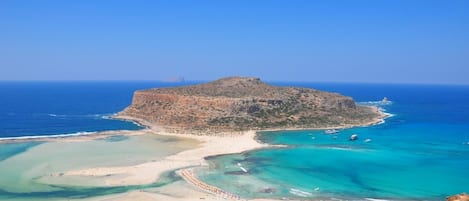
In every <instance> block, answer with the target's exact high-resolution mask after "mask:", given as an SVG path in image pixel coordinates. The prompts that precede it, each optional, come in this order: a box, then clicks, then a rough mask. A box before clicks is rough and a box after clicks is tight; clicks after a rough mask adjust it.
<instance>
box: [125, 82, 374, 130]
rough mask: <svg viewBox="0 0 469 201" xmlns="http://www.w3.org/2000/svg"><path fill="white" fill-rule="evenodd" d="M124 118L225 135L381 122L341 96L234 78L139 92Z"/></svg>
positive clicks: (363, 107) (367, 110)
mask: <svg viewBox="0 0 469 201" xmlns="http://www.w3.org/2000/svg"><path fill="white" fill-rule="evenodd" d="M119 115H121V116H128V117H131V118H136V119H141V120H145V121H146V122H149V123H152V124H155V125H158V126H161V127H163V128H166V129H169V130H172V131H177V132H181V131H185V132H188V131H189V132H208V133H210V132H220V131H241V130H252V129H254V130H260V129H281V128H298V129H301V128H323V127H341V126H350V125H362V124H367V123H370V122H373V121H376V120H377V119H379V118H381V117H382V116H381V114H380V113H378V111H377V110H376V109H375V108H371V107H367V106H357V105H356V104H355V101H354V100H353V99H352V98H350V97H346V96H342V95H340V94H336V93H328V92H322V91H318V90H314V89H309V88H298V87H277V86H272V85H268V84H266V83H264V82H262V81H261V80H260V79H258V78H244V77H229V78H223V79H219V80H216V81H213V82H209V83H204V84H198V85H193V86H185V87H174V88H155V89H148V90H140V91H136V92H135V93H134V96H133V100H132V104H131V105H130V106H129V107H127V108H126V109H125V110H124V111H122V112H121V113H120V114H119Z"/></svg>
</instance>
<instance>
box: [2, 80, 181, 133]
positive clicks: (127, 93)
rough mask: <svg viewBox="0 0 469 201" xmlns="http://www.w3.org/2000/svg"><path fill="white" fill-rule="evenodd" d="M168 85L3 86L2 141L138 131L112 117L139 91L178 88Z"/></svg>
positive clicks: (143, 83) (98, 83) (134, 83)
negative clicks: (23, 137)
mask: <svg viewBox="0 0 469 201" xmlns="http://www.w3.org/2000/svg"><path fill="white" fill-rule="evenodd" d="M177 85H180V83H164V82H104V81H103V82H58V81H57V82H0V94H1V97H0V138H6V137H20V136H44V135H62V134H87V133H90V132H96V131H105V130H136V129H141V127H140V126H138V125H136V124H134V123H132V122H127V121H118V120H113V119H111V118H110V117H111V116H112V115H113V114H115V113H117V112H119V111H121V110H123V109H124V108H125V107H127V106H128V105H129V104H130V103H131V101H132V95H133V92H134V91H135V90H138V89H145V88H152V87H168V86H177Z"/></svg>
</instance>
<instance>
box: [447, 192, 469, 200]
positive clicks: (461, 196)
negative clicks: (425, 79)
mask: <svg viewBox="0 0 469 201" xmlns="http://www.w3.org/2000/svg"><path fill="white" fill-rule="evenodd" d="M446 200H447V201H469V195H468V194H466V193H461V194H457V195H453V196H449V197H447V198H446Z"/></svg>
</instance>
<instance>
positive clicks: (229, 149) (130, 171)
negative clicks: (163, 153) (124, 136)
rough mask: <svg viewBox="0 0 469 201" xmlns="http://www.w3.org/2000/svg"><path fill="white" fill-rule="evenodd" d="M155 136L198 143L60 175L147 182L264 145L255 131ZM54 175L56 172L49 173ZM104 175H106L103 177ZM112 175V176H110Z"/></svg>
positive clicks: (122, 182)
mask: <svg viewBox="0 0 469 201" xmlns="http://www.w3.org/2000/svg"><path fill="white" fill-rule="evenodd" d="M157 134H159V135H171V136H178V137H181V136H184V137H187V138H193V139H196V140H199V141H201V142H202V143H201V145H200V146H199V147H196V148H194V149H190V150H186V151H183V152H180V153H177V154H175V155H171V156H167V157H165V158H163V159H161V160H159V161H152V162H147V163H143V164H139V165H133V166H124V167H95V168H89V169H78V170H72V171H68V172H65V173H64V174H63V175H62V176H63V177H67V176H87V177H101V179H103V180H104V183H105V184H106V185H108V186H120V185H141V184H150V183H153V182H155V181H157V180H158V178H159V177H160V175H161V174H162V173H164V172H166V171H169V170H174V169H179V168H184V167H193V166H204V165H207V164H206V162H205V160H204V157H207V156H213V155H220V154H230V153H240V152H243V151H247V150H252V149H259V148H264V147H267V146H268V145H266V144H261V143H259V142H257V141H256V140H254V137H255V132H254V131H247V132H244V133H241V134H237V133H232V135H230V136H226V137H220V136H196V135H187V134H184V135H180V134H170V133H162V132H159V133H157ZM53 176H56V175H53ZM103 176H107V177H103ZM111 176H112V177H111Z"/></svg>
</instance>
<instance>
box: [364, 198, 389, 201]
mask: <svg viewBox="0 0 469 201" xmlns="http://www.w3.org/2000/svg"><path fill="white" fill-rule="evenodd" d="M365 200H369V201H390V200H384V199H375V198H365Z"/></svg>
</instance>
